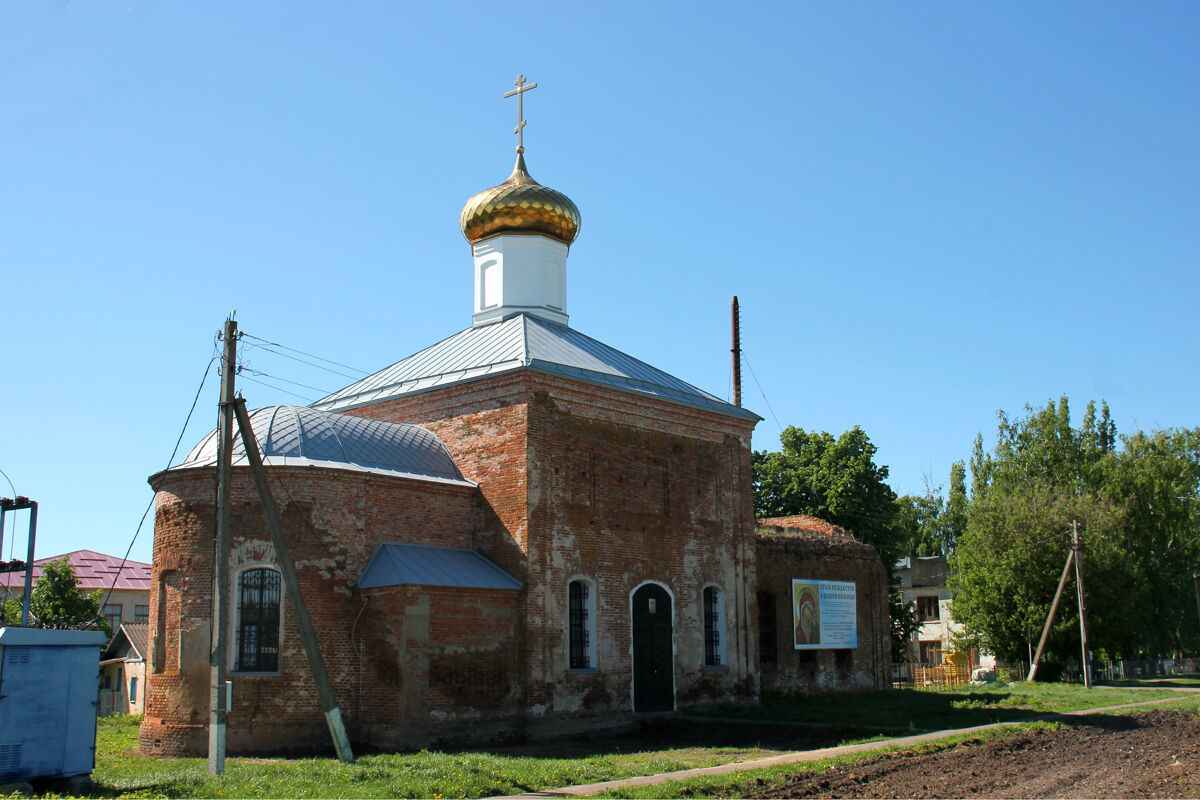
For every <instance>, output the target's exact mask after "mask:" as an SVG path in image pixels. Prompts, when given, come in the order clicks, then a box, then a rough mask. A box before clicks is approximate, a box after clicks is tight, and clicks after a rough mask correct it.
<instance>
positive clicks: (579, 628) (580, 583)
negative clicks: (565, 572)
mask: <svg viewBox="0 0 1200 800" xmlns="http://www.w3.org/2000/svg"><path fill="white" fill-rule="evenodd" d="M595 642H596V597H595V591H593V588H592V583H591V581H587V580H583V579H577V580H573V581H571V583H570V584H568V586H567V646H568V650H569V652H568V659H567V668H568V669H595V668H596V644H595Z"/></svg>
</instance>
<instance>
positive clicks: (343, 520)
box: [140, 467, 477, 755]
mask: <svg viewBox="0 0 1200 800" xmlns="http://www.w3.org/2000/svg"><path fill="white" fill-rule="evenodd" d="M271 474H272V484H273V494H274V496H275V500H276V503H277V504H278V506H279V509H280V514H281V516H282V518H283V525H284V530H285V533H286V535H287V536H288V540H289V544H290V546H291V551H292V557H293V559H294V561H295V563H296V571H297V574H298V577H299V580H300V585H301V590H302V591H303V592H304V598H305V601H306V602H307V604H308V608H309V613H310V614H311V616H312V618H313V623H314V627H315V628H316V630H317V632H318V639H319V643H320V647H321V651H322V654H323V656H324V659H325V663H326V668H327V670H328V672H329V675H330V679H331V681H332V682H333V687H334V694H335V696H336V698H337V701H338V704H339V707H340V708H341V710H342V713H343V716H344V717H345V718H346V721H347V727H348V728H349V729H350V730H351V733H352V735H353V734H354V732H355V730H356V728H355V725H356V724H357V723H358V721H359V720H360V719H361V718H362V717H363V716H364V715H366V714H368V713H369V712H370V711H371V710H372V709H371V706H370V705H369V704H368V703H367V702H365V697H364V692H363V681H362V679H361V678H362V674H361V672H362V669H361V667H362V665H361V663H360V661H361V659H360V658H359V657H358V655H356V645H357V644H358V643H357V642H356V640H355V636H356V633H357V632H356V630H355V621H356V618H357V617H358V615H359V612H360V611H361V610H362V606H363V598H362V597H361V596H360V592H359V591H358V589H357V580H358V576H359V575H360V574H361V572H362V570H363V568H364V567H365V566H366V564H367V561H368V560H369V559H370V557H371V555H372V554H373V553H374V551H375V548H376V546H377V545H379V544H380V543H382V542H413V543H420V544H436V545H445V546H455V547H470V546H471V533H472V530H473V521H474V519H475V517H476V515H477V499H476V497H475V495H476V492H475V490H474V489H472V488H470V487H464V486H455V485H448V484H441V483H434V482H428V481H416V480H409V479H405V478H397V477H387V476H380V475H374V474H368V473H361V472H353V471H343V470H334V469H322V468H312V467H283V468H280V467H276V468H273V469H272V470H271ZM214 487H215V470H213V469H201V470H188V471H185V472H179V473H168V474H167V475H166V476H164V477H163V478H162V479H161V480H160V481H159V483H158V485H157V486H156V489H157V495H156V506H157V510H156V518H155V537H154V569H153V574H152V585H151V592H150V595H151V596H150V606H151V608H150V631H151V642H152V644H151V648H150V650H151V656H150V664H149V665H148V684H149V686H148V691H147V693H146V712H145V719H144V721H143V724H142V728H141V737H140V738H141V748H142V751H143V752H146V753H151V754H161V755H179V754H185V753H186V754H190V755H198V754H202V753H203V752H204V751H205V749H206V746H207V745H206V742H207V739H206V737H207V733H206V730H207V721H208V703H209V699H208V681H209V647H210V622H209V620H210V618H211V603H212V581H213V567H212V560H213V536H214V529H215V528H214V515H215V511H214V507H215V504H214ZM284 487H286V492H285V491H284ZM232 496H233V519H232V535H231V541H230V545H231V547H230V549H231V552H230V576H231V584H232V592H231V594H232V596H231V598H230V606H231V614H230V628H229V630H230V632H231V635H230V648H231V651H232V649H233V647H234V644H235V641H236V640H235V637H234V636H233V635H232V631H233V630H234V628H233V625H234V616H235V610H234V606H235V603H236V600H235V598H236V592H237V589H236V587H237V576H238V574H239V573H240V572H242V571H243V570H245V569H248V568H252V567H256V566H272V567H275V566H277V562H276V559H275V554H274V547H273V546H272V545H271V542H270V534H269V532H268V531H267V528H266V524H265V522H264V521H263V517H262V512H261V507H260V505H259V502H258V500H257V495H256V492H255V490H254V486H253V481H252V480H251V478H250V475H249V474H248V470H246V469H245V468H236V469H235V470H234V487H233V495H232ZM284 605H285V608H284V613H283V619H282V624H281V628H280V640H279V645H280V654H279V661H280V669H279V671H278V672H275V673H237V672H233V673H231V675H230V678H231V680H232V681H233V684H234V690H233V691H234V703H233V709H232V710H231V712H230V714H229V727H228V747H229V752H231V753H238V752H243V753H258V752H270V751H273V750H278V751H284V750H298V749H299V750H303V749H310V748H312V749H324V748H326V747H328V741H329V739H328V732H327V729H326V726H325V721H324V717H323V715H322V714H321V710H320V703H319V700H318V698H317V693H316V690H315V688H314V687H313V684H312V679H311V673H310V670H309V667H308V660H307V657H306V656H305V654H304V650H303V646H302V645H301V643H300V640H299V637H298V634H297V633H296V630H295V626H294V617H293V615H292V614H291V611H290V608H289V607H288V605H287V602H286V598H285V602H284ZM358 649H359V652H361V647H359V648H358ZM231 658H232V653H231Z"/></svg>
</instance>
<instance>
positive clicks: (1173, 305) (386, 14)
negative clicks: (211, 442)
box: [0, 0, 1200, 561]
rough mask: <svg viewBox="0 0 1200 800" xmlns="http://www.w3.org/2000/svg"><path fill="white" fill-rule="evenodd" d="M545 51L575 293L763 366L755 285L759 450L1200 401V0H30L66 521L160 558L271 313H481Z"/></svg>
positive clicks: (553, 154)
mask: <svg viewBox="0 0 1200 800" xmlns="http://www.w3.org/2000/svg"><path fill="white" fill-rule="evenodd" d="M518 73H524V74H525V75H526V76H527V77H528V78H529V80H531V81H536V82H537V83H538V84H539V87H538V88H537V89H536V90H534V91H533V92H531V93H529V94H528V95H526V103H525V110H526V117H527V119H528V120H529V123H528V127H527V129H526V142H525V143H526V148H527V154H526V155H527V159H528V164H529V169H530V172H531V173H532V174H533V175H534V177H535V178H537V179H538V180H539V181H540V182H542V183H544V184H546V185H548V186H552V187H554V188H556V189H559V190H560V191H563V192H565V193H566V194H568V195H569V196H570V197H571V198H572V199H573V200H574V201H575V202H576V203H577V204H578V205H579V207H580V210H581V212H582V215H583V225H582V232H581V234H580V237H579V239H578V240H577V241H576V243H575V245H574V246H573V247H572V252H571V257H570V261H569V267H568V268H569V284H568V285H569V304H570V312H571V324H572V326H573V327H576V328H578V329H580V330H582V331H583V332H585V333H587V334H589V335H591V336H594V337H596V338H599V339H601V340H603V341H605V342H607V343H609V344H611V345H613V346H616V347H618V348H620V349H622V350H625V351H626V352H628V353H630V354H632V355H634V356H637V357H638V358H641V359H643V360H645V361H647V362H649V363H651V364H653V365H655V366H657V367H660V368H662V369H665V370H667V371H668V372H671V373H673V374H676V375H678V376H680V377H681V378H683V379H685V380H687V381H689V382H691V383H693V384H695V385H697V386H700V387H702V388H704V389H707V390H709V391H711V392H713V393H714V394H718V395H721V396H725V397H727V396H729V385H730V366H729V321H728V313H729V311H728V309H729V299H730V297H731V296H732V295H734V294H736V295H738V296H739V297H740V299H741V303H742V311H743V331H744V334H743V335H744V341H743V346H744V348H745V351H746V355H747V358H748V362H749V369H745V370H744V384H745V392H744V394H745V404H746V405H748V406H749V407H750V408H752V409H754V410H756V411H757V412H758V413H760V414H761V415H762V416H763V417H765V420H764V421H763V422H762V423H760V425H759V427H758V431H757V433H756V435H755V440H754V444H755V447H756V448H757V449H775V448H777V447H778V434H779V426H778V424H777V423H776V419H778V421H779V423H781V424H783V425H788V424H795V425H799V426H801V427H803V428H806V429H810V430H811V429H821V430H828V431H831V432H833V433H838V432H840V431H842V430H845V429H846V428H849V427H851V426H853V425H861V426H862V427H863V429H864V430H866V432H867V433H868V434H869V435H870V437H871V439H872V440H873V441H874V442H875V443H876V445H877V446H878V448H879V453H878V461H879V462H880V463H883V464H886V465H888V467H889V468H890V470H891V476H892V485H893V488H895V489H896V490H897V492H899V493H919V492H921V491H922V490H923V488H924V481H925V477H926V476H929V477H930V478H931V479H932V481H933V482H934V484H935V485H936V484H942V483H945V480H946V475H947V473H948V471H949V468H950V465H951V463H952V462H953V461H955V460H957V459H962V458H966V457H967V456H968V454H969V451H970V446H971V442H972V440H973V439H974V436H975V434H976V433H977V432H979V431H982V432H983V433H984V436H985V440H986V441H990V439H991V435H992V431H993V430H994V427H995V413H996V411H997V410H999V409H1005V410H1008V411H1010V412H1019V411H1020V409H1021V408H1022V407H1023V406H1024V404H1025V403H1033V404H1041V403H1044V402H1046V400H1048V399H1050V398H1057V397H1058V396H1060V395H1063V394H1066V395H1068V396H1070V398H1071V399H1072V402H1073V407H1074V408H1075V410H1076V412H1077V413H1081V412H1082V409H1083V406H1084V404H1085V403H1086V401H1087V400H1088V399H1090V398H1096V399H1100V398H1105V399H1107V400H1108V402H1109V404H1110V405H1111V406H1112V408H1113V411H1114V413H1115V418H1116V422H1117V425H1118V430H1119V431H1125V432H1129V431H1132V430H1134V429H1137V428H1142V429H1146V430H1151V429H1155V428H1160V427H1175V426H1187V427H1190V426H1194V425H1197V424H1200V413H1198V412H1200V363H1198V358H1197V353H1198V352H1200V324H1198V316H1197V310H1196V309H1197V306H1198V303H1197V298H1198V297H1200V277H1198V275H1200V146H1198V145H1197V142H1200V5H1197V4H1195V3H1189V2H1180V3H1144V4H1141V3H1139V4H1133V3H1122V4H1117V3H1104V2H1096V3H1083V2H1079V3H1065V2H1064V3H1032V2H1026V3H1021V2H1018V3H995V4H978V3H950V2H945V3H859V2H847V3H778V4H754V3H745V4H736V5H733V4H729V3H703V2H688V3H673V2H663V3H621V2H610V3H588V4H582V3H580V4H562V3H560V4H534V5H527V6H511V5H508V6H502V5H500V4H494V3H419V4H417V3H412V4H409V3H383V2H376V3H341V2H339V3H332V2H327V3H318V2H313V3H284V2H256V3H241V2H205V3H184V2H147V1H146V0H125V2H119V3H106V2H93V3H66V2H14V3H6V4H3V5H0V96H2V97H3V112H2V113H0V154H2V155H0V159H2V163H3V164H4V168H3V171H2V172H0V184H2V186H3V191H0V246H2V249H0V264H2V266H3V269H2V275H3V285H4V292H3V295H2V298H3V300H2V301H0V351H2V352H3V353H4V354H5V356H6V359H5V364H6V368H5V369H4V371H3V381H4V384H3V385H4V391H3V392H0V431H2V434H3V435H2V436H0V470H3V471H4V472H5V473H6V474H7V475H8V476H9V478H10V479H11V480H12V482H13V484H14V485H15V488H16V490H17V491H18V492H19V493H21V494H25V495H28V496H30V497H32V498H33V499H35V500H38V501H39V503H40V506H41V507H40V515H39V546H38V554H39V555H52V554H55V553H60V552H65V551H69V550H73V549H78V548H85V547H86V548H91V549H96V550H101V551H104V552H109V553H117V554H121V553H123V552H124V550H125V548H126V547H127V546H128V545H129V542H130V539H131V537H132V536H133V532H134V529H135V528H136V526H137V523H138V519H139V518H140V516H141V514H142V511H143V509H144V508H145V506H146V503H147V502H148V501H149V499H150V497H151V492H150V489H149V487H148V485H147V484H146V477H147V476H148V475H149V474H151V473H153V472H156V471H157V470H159V469H161V468H162V467H163V466H165V464H166V459H167V458H168V456H169V454H170V452H171V448H172V446H173V444H174V441H175V438H176V436H178V434H179V431H180V428H181V426H182V424H183V421H184V419H185V417H186V415H187V412H188V408H189V405H190V404H191V401H192V398H193V395H194V394H195V392H196V390H197V386H198V385H199V382H200V379H201V376H202V375H203V374H204V371H205V368H206V366H207V364H208V362H209V359H210V357H211V355H212V353H213V336H214V333H215V332H216V331H217V330H218V329H219V328H220V327H221V325H222V323H223V321H224V319H225V317H226V315H227V314H228V313H229V312H230V310H231V309H235V308H236V309H237V312H238V313H237V318H238V322H239V324H240V326H241V327H242V329H243V330H244V331H245V332H247V333H249V334H252V335H254V336H257V337H260V338H262V339H266V340H269V341H273V342H278V343H281V344H283V345H286V346H288V347H291V348H296V349H298V350H301V351H304V352H307V353H313V354H316V355H319V356H322V357H324V358H328V359H333V360H336V361H338V362H341V363H343V364H347V365H350V366H354V367H357V368H360V369H362V370H367V371H374V370H377V369H380V368H382V367H384V366H387V365H388V364H391V363H393V362H395V361H397V360H399V359H400V358H403V357H405V356H407V355H409V354H411V353H413V352H415V351H417V350H419V349H421V348H423V347H425V346H427V345H429V344H431V343H433V342H435V341H437V340H439V339H442V338H444V337H446V336H448V335H450V334H452V333H454V332H456V331H458V330H460V329H461V328H464V327H466V326H467V325H468V324H469V323H470V314H471V302H472V295H471V270H472V267H471V259H470V250H469V247H468V245H467V244H466V242H465V241H464V240H463V238H462V236H461V233H460V232H459V230H458V225H457V223H458V212H459V209H460V208H461V207H462V204H463V202H464V201H465V200H466V199H467V198H468V197H469V196H470V195H472V194H474V193H475V192H477V191H479V190H481V189H484V188H486V187H488V186H492V185H494V184H496V183H498V182H499V181H501V180H503V179H504V178H505V177H506V176H507V175H508V172H509V170H510V168H511V166H512V159H513V148H514V146H515V141H514V137H513V135H512V126H513V125H514V123H515V121H516V109H515V107H514V106H515V101H513V100H504V99H503V98H502V97H501V95H502V94H503V93H504V92H505V91H507V90H508V89H510V88H512V81H513V79H514V78H515V77H516V75H517V74H518ZM246 356H247V358H248V362H249V365H250V366H251V367H252V368H253V369H255V370H257V371H259V372H261V373H266V374H268V375H270V376H273V377H271V378H263V377H261V376H259V380H261V381H266V382H267V383H273V384H274V386H275V387H283V388H287V389H290V390H292V391H295V392H298V393H300V394H302V395H303V399H302V398H300V397H295V396H292V395H289V394H286V393H285V392H283V391H281V390H280V388H272V387H271V386H268V385H264V384H263V383H253V382H250V381H249V380H245V381H243V382H242V383H241V388H242V390H243V393H244V394H245V396H246V398H247V401H248V402H249V404H250V405H251V406H252V407H257V406H262V405H271V404H277V403H301V404H303V403H306V402H308V401H311V400H313V399H316V398H317V397H319V396H321V395H322V394H323V393H324V392H323V391H321V390H325V391H332V390H335V389H338V388H340V387H341V386H343V385H345V384H347V383H350V382H351V381H350V379H348V378H346V377H342V376H338V375H332V374H329V373H327V372H322V371H319V370H314V369H311V368H310V367H307V366H305V365H304V364H301V363H299V362H295V361H290V360H287V359H282V358H279V357H278V356H276V355H274V354H272V353H270V352H267V351H265V350H263V349H258V350H247V351H246ZM351 374H353V373H351ZM249 377H251V376H249V375H247V378H249ZM756 379H757V384H756ZM283 380H288V381H295V382H297V383H300V384H305V385H306V386H310V387H315V389H311V388H303V387H299V386H296V385H294V384H286V383H283V382H282V381H283ZM758 385H761V390H762V392H761V393H760V390H759V386H758ZM764 394H765V400H764ZM216 397H217V384H216V382H215V375H214V376H211V377H210V382H209V384H208V385H207V386H206V387H205V388H204V392H203V394H202V396H201V401H200V405H199V406H198V408H197V412H196V415H195V417H194V418H193V421H192V424H191V427H190V428H189V429H188V431H187V432H186V434H185V436H184V444H183V452H184V453H186V451H187V449H189V448H190V447H191V446H192V445H193V444H195V443H196V442H197V441H198V440H199V439H200V438H201V437H202V436H203V435H204V433H205V432H206V431H207V430H208V429H209V428H211V427H212V426H213V425H214V424H215V419H216V407H215V403H216ZM9 493H10V490H9V487H8V485H7V483H4V482H3V481H2V480H0V494H9ZM11 520H12V518H11V517H10V527H9V528H8V529H7V530H6V542H5V545H6V546H5V556H6V557H7V551H8V549H9V548H8V545H9V544H10V543H11V541H12V528H11V524H12V523H11ZM24 525H25V517H24V515H23V514H22V515H20V517H19V519H18V534H17V537H16V544H17V553H16V554H17V555H20V553H21V551H22V550H23V547H24ZM150 554H151V531H150V528H149V525H147V528H146V529H144V530H143V531H142V533H141V535H140V537H139V539H138V541H137V543H136V544H135V546H134V549H133V557H134V558H138V559H140V560H144V561H149V560H150Z"/></svg>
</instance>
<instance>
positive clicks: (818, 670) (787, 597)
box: [756, 537, 891, 692]
mask: <svg viewBox="0 0 1200 800" xmlns="http://www.w3.org/2000/svg"><path fill="white" fill-rule="evenodd" d="M756 550H757V554H758V591H759V593H760V595H761V593H764V592H765V593H769V594H770V595H771V596H772V597H773V599H774V604H775V609H776V614H775V642H776V654H777V657H776V661H775V663H773V664H772V663H763V664H762V665H761V670H762V687H763V689H776V690H781V691H799V692H829V691H850V690H860V689H886V688H888V687H890V686H891V643H890V639H889V623H888V611H887V572H886V570H885V569H884V568H883V562H882V561H880V560H879V557H878V555H877V554H875V551H874V549H873V548H868V547H866V546H865V545H862V544H859V543H853V544H851V545H845V544H841V543H838V542H830V543H828V544H827V545H822V544H819V543H816V542H813V541H811V540H792V541H789V540H788V539H787V538H786V537H760V538H759V539H758V542H757V546H756ZM866 551H869V552H866ZM794 578H799V579H806V580H830V581H853V582H854V583H855V600H856V611H857V617H856V621H857V625H858V647H857V648H855V649H853V650H843V651H838V650H796V649H795V647H794V638H793V629H792V626H793V620H792V579H794ZM759 635H760V636H761V635H762V632H761V631H760V634H759Z"/></svg>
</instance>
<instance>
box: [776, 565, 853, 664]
mask: <svg viewBox="0 0 1200 800" xmlns="http://www.w3.org/2000/svg"><path fill="white" fill-rule="evenodd" d="M855 605H856V603H855V586H854V581H813V580H804V579H802V578H793V579H792V625H793V630H794V631H795V644H796V649H797V650H820V649H841V648H847V647H858V618H857V615H856V612H855Z"/></svg>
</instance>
